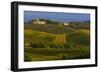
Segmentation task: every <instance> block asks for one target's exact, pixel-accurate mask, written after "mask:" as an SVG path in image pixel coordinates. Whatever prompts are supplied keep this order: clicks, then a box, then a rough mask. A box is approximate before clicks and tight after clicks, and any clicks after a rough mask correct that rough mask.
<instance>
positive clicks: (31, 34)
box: [24, 22, 90, 62]
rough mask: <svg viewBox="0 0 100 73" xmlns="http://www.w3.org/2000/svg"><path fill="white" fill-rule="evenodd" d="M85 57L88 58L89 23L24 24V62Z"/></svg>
mask: <svg viewBox="0 0 100 73" xmlns="http://www.w3.org/2000/svg"><path fill="white" fill-rule="evenodd" d="M81 24H82V26H81ZM78 28H80V29H78ZM87 58H90V30H89V23H87V22H82V23H70V25H68V26H65V25H57V24H55V25H54V24H53V25H52V24H45V25H41V24H25V26H24V61H25V62H28V61H49V60H69V59H87Z"/></svg>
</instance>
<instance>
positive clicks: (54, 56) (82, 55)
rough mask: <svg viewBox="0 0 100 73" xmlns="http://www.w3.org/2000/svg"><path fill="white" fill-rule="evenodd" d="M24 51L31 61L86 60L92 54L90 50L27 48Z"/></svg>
mask: <svg viewBox="0 0 100 73" xmlns="http://www.w3.org/2000/svg"><path fill="white" fill-rule="evenodd" d="M24 51H25V55H27V56H28V57H30V58H31V60H30V61H45V60H47V61H48V60H63V59H66V60H68V59H86V58H89V54H90V53H89V52H90V51H89V49H62V48H61V49H57V48H48V49H47V48H25V50H24ZM25 61H26V58H25Z"/></svg>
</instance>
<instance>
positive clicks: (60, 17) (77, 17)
mask: <svg viewBox="0 0 100 73" xmlns="http://www.w3.org/2000/svg"><path fill="white" fill-rule="evenodd" d="M36 18H40V19H49V20H53V21H58V22H84V21H90V14H85V13H61V12H39V11H24V22H25V23H28V22H30V21H32V20H33V19H36Z"/></svg>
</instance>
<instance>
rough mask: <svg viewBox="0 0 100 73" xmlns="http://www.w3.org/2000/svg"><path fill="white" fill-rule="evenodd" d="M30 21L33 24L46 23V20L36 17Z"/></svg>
mask: <svg viewBox="0 0 100 73" xmlns="http://www.w3.org/2000/svg"><path fill="white" fill-rule="evenodd" d="M32 23H33V24H46V21H45V20H42V19H38V18H37V19H35V20H33V21H32Z"/></svg>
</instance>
